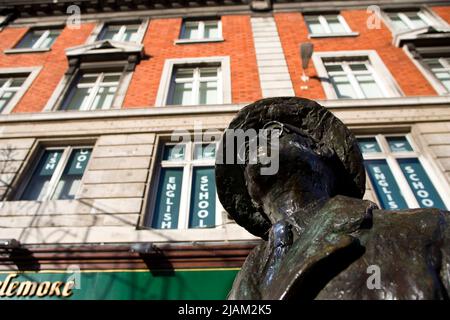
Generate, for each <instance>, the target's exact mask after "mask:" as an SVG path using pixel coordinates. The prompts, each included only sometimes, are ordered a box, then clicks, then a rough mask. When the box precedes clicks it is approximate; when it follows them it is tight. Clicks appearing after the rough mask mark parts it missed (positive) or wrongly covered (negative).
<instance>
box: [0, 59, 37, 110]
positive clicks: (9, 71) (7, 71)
mask: <svg viewBox="0 0 450 320" xmlns="http://www.w3.org/2000/svg"><path fill="white" fill-rule="evenodd" d="M41 70H42V66H40V67H26V68H0V75H8V76H11V77H14V75H16V74H17V75H18V74H23V73H28V76H27V78H26V80H25V81H24V83H23V84H22V86H21V87H20V90H18V91H16V94H15V95H14V97H13V98H12V99H11V100H10V101H9V102H8V104H7V105H6V106H5V107H4V108H3V110H2V111H1V112H0V114H7V113H10V112H11V111H12V110H13V109H14V107H15V106H16V105H17V103H18V102H19V101H20V99H21V98H22V97H23V95H24V94H25V92H26V91H27V90H28V89H29V87H30V86H31V84H32V83H33V81H34V79H36V77H37V76H38V74H39V72H40V71H41ZM0 91H1V88H0Z"/></svg>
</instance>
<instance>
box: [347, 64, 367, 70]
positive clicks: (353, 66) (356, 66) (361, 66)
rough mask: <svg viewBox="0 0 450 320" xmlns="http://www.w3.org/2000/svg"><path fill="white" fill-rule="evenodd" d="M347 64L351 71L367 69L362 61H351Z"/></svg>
mask: <svg viewBox="0 0 450 320" xmlns="http://www.w3.org/2000/svg"><path fill="white" fill-rule="evenodd" d="M349 66H350V69H352V71H367V66H366V65H365V64H364V63H351V64H350V65H349Z"/></svg>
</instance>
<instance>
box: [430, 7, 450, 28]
mask: <svg viewBox="0 0 450 320" xmlns="http://www.w3.org/2000/svg"><path fill="white" fill-rule="evenodd" d="M431 9H432V10H433V11H434V12H435V13H436V14H437V15H438V16H440V17H441V18H442V19H444V20H445V21H447V23H449V24H450V6H447V7H432V8H431Z"/></svg>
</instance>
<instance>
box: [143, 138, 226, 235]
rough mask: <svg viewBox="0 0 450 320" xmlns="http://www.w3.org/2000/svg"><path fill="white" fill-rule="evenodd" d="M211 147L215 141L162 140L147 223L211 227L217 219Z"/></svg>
mask: <svg viewBox="0 0 450 320" xmlns="http://www.w3.org/2000/svg"><path fill="white" fill-rule="evenodd" d="M215 148H216V145H215V143H211V144H209V143H191V142H189V143H183V144H169V143H167V144H164V146H163V147H162V152H161V156H160V159H161V161H160V165H159V169H158V176H157V178H156V179H155V180H156V181H155V183H154V190H155V200H154V201H153V205H152V207H151V210H150V211H151V212H150V216H149V219H148V221H147V225H148V226H149V227H152V228H155V229H187V228H211V227H215V226H216V225H217V224H218V223H219V221H218V220H219V216H218V213H219V212H220V210H218V209H217V207H218V203H219V202H218V201H217V195H216V185H215V177H214V160H215V151H216V149H215Z"/></svg>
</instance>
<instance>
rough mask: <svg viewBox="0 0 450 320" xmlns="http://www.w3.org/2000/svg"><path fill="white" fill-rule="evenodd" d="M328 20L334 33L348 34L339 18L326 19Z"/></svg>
mask: <svg viewBox="0 0 450 320" xmlns="http://www.w3.org/2000/svg"><path fill="white" fill-rule="evenodd" d="M326 19H327V22H328V26H329V27H330V29H331V32H332V33H343V32H346V31H345V28H344V26H343V25H342V24H341V22H340V21H339V19H338V18H337V17H326Z"/></svg>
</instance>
